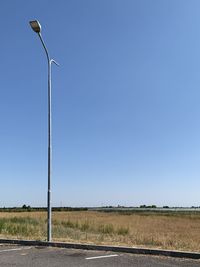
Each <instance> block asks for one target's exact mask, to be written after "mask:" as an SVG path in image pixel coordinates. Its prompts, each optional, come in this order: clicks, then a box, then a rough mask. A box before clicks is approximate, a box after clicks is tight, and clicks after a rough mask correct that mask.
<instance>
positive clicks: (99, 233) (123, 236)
mask: <svg viewBox="0 0 200 267" xmlns="http://www.w3.org/2000/svg"><path fill="white" fill-rule="evenodd" d="M52 219H53V220H52V228H53V229H52V230H53V240H54V241H66V242H67V241H68V242H78V243H90V244H107V245H122V246H130V247H131V246H138V247H151V248H152V247H154V248H164V249H176V250H187V251H198V252H200V242H199V241H200V214H199V213H156V212H143V213H134V212H132V213H117V212H109V213H107V212H98V211H72V212H53V218H52ZM0 238H13V239H15V238H18V239H34V240H45V239H46V213H45V212H0Z"/></svg>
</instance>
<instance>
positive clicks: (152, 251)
mask: <svg viewBox="0 0 200 267" xmlns="http://www.w3.org/2000/svg"><path fill="white" fill-rule="evenodd" d="M0 244H15V245H24V246H46V247H59V248H72V249H83V250H101V251H113V252H122V253H132V254H143V255H154V256H155V255H156V256H167V257H176V258H189V259H200V253H197V252H187V251H177V250H162V249H149V248H136V247H118V246H100V245H87V244H77V243H64V242H46V241H34V240H14V239H0Z"/></svg>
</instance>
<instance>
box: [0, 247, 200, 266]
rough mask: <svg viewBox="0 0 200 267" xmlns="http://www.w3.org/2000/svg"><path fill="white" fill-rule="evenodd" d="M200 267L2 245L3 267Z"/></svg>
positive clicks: (146, 258) (138, 257) (140, 257)
mask: <svg viewBox="0 0 200 267" xmlns="http://www.w3.org/2000/svg"><path fill="white" fill-rule="evenodd" d="M10 266H15V267H92V266H94V267H112V266H113V267H129V266H131V267H135V266H137V267H151V266H152V267H158V266H159V267H179V266H183V267H199V266H200V260H188V259H178V258H169V257H158V256H147V255H145V256H143V255H134V254H127V253H113V252H103V251H87V250H75V249H67V248H52V247H26V246H25V247H23V246H10V245H7V246H5V245H0V267H10Z"/></svg>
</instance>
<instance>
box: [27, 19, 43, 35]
mask: <svg viewBox="0 0 200 267" xmlns="http://www.w3.org/2000/svg"><path fill="white" fill-rule="evenodd" d="M29 23H30V25H31V28H32V29H33V30H34V32H37V33H40V31H41V25H40V23H39V21H38V20H32V21H30V22H29Z"/></svg>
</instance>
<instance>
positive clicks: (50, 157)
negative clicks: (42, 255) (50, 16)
mask: <svg viewBox="0 0 200 267" xmlns="http://www.w3.org/2000/svg"><path fill="white" fill-rule="evenodd" d="M38 35H39V38H40V40H41V42H42V45H43V47H44V50H45V52H46V55H47V61H48V191H47V241H48V242H51V235H52V230H51V173H52V164H51V161H52V130H51V124H52V119H51V63H52V62H53V63H55V64H56V65H58V64H57V63H56V62H55V61H54V60H53V59H50V57H49V53H48V50H47V47H46V45H45V43H44V41H43V39H42V35H41V33H40V32H39V33H38Z"/></svg>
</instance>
